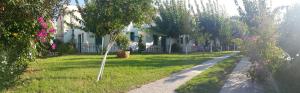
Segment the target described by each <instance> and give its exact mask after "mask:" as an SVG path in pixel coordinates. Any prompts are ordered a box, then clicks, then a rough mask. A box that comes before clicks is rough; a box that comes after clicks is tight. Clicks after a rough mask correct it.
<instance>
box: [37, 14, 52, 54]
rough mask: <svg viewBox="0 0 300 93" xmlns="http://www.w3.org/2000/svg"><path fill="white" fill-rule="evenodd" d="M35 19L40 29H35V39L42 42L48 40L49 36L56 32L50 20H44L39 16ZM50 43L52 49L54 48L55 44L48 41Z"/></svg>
mask: <svg viewBox="0 0 300 93" xmlns="http://www.w3.org/2000/svg"><path fill="white" fill-rule="evenodd" d="M37 21H38V23H39V26H40V27H39V28H40V29H39V30H38V31H37V34H36V36H37V37H36V38H37V40H38V41H39V42H42V43H45V42H49V40H50V41H51V37H53V35H54V33H55V32H56V30H55V29H54V27H53V22H52V20H45V18H44V17H39V18H38V19H37ZM50 45H51V48H52V49H55V48H56V44H54V43H50Z"/></svg>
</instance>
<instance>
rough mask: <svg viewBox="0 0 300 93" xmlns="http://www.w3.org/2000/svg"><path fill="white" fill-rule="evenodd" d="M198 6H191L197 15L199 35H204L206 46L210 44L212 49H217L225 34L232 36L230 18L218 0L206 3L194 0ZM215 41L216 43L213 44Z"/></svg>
mask: <svg viewBox="0 0 300 93" xmlns="http://www.w3.org/2000/svg"><path fill="white" fill-rule="evenodd" d="M194 2H195V4H196V6H194V7H191V8H192V9H193V11H195V12H194V15H195V16H196V31H197V32H198V34H199V35H202V40H204V43H205V46H206V47H208V46H210V51H211V52H212V50H213V48H212V47H213V45H214V49H215V50H216V48H217V45H218V43H220V42H221V41H220V40H222V39H221V38H222V36H221V34H222V35H223V38H225V37H226V36H225V37H224V35H227V36H230V32H231V29H230V24H228V23H227V22H228V20H229V19H228V18H226V16H225V15H226V14H225V12H224V9H222V8H221V7H220V5H219V3H218V1H217V0H209V2H207V3H204V2H203V1H200V4H199V3H198V2H197V1H196V0H194ZM213 43H214V44H213Z"/></svg>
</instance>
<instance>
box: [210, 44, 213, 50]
mask: <svg viewBox="0 0 300 93" xmlns="http://www.w3.org/2000/svg"><path fill="white" fill-rule="evenodd" d="M210 52H213V50H212V43H210Z"/></svg>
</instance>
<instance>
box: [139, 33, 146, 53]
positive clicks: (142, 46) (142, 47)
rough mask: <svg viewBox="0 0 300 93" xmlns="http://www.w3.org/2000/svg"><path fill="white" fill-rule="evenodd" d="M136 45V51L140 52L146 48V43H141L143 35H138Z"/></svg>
mask: <svg viewBox="0 0 300 93" xmlns="http://www.w3.org/2000/svg"><path fill="white" fill-rule="evenodd" d="M138 47H139V49H138V52H142V51H145V50H146V45H145V44H144V43H143V35H141V36H140V37H139V41H138Z"/></svg>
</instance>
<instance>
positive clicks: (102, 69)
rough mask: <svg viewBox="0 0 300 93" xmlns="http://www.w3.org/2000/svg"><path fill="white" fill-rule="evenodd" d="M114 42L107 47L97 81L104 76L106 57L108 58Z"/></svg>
mask: <svg viewBox="0 0 300 93" xmlns="http://www.w3.org/2000/svg"><path fill="white" fill-rule="evenodd" d="M113 44H114V43H113V42H109V43H108V45H107V47H106V52H105V54H104V57H103V59H102V62H101V67H100V71H99V74H98V77H97V81H99V80H100V79H101V78H102V74H103V71H104V67H105V62H106V58H107V55H108V53H109V51H110V49H111V47H112V46H113Z"/></svg>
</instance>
